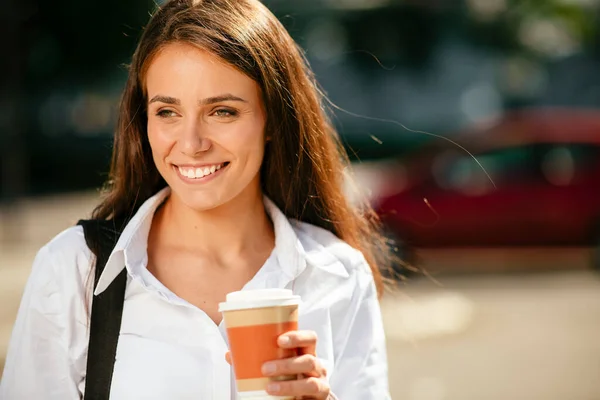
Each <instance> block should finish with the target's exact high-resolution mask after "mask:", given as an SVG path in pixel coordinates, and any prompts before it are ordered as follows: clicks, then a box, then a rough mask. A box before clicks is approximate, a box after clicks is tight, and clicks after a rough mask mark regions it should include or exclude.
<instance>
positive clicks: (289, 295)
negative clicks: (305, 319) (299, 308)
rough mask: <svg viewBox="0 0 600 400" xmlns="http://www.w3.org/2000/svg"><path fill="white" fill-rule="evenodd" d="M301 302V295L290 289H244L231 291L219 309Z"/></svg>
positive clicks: (288, 304) (242, 308)
mask: <svg viewBox="0 0 600 400" xmlns="http://www.w3.org/2000/svg"><path fill="white" fill-rule="evenodd" d="M297 304H300V296H296V295H294V293H293V292H292V291H291V290H289V289H257V290H242V291H239V292H232V293H229V294H228V295H227V297H226V301H225V302H223V303H219V311H220V312H222V311H233V310H247V309H249V308H263V307H273V306H291V305H297Z"/></svg>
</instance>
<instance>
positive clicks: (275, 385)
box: [267, 383, 280, 392]
mask: <svg viewBox="0 0 600 400" xmlns="http://www.w3.org/2000/svg"><path fill="white" fill-rule="evenodd" d="M279 389H280V386H279V383H269V385H268V386H267V390H268V391H269V392H279Z"/></svg>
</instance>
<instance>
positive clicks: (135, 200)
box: [0, 0, 389, 400]
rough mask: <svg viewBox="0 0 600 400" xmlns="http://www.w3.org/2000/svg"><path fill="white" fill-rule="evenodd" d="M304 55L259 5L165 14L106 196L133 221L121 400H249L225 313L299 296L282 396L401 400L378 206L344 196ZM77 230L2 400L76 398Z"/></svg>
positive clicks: (202, 1) (43, 284)
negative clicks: (374, 213) (395, 389)
mask: <svg viewBox="0 0 600 400" xmlns="http://www.w3.org/2000/svg"><path fill="white" fill-rule="evenodd" d="M321 101H322V96H321V94H320V92H319V91H318V90H317V89H316V84H315V81H314V79H313V77H312V75H311V72H310V70H309V69H308V67H307V66H306V64H305V62H304V60H303V58H302V56H301V52H300V51H299V50H298V48H297V47H296V45H295V43H294V42H293V40H292V39H291V38H290V36H289V35H288V33H287V32H286V31H285V29H284V28H283V27H282V26H281V24H280V23H279V22H278V21H277V19H276V18H275V17H274V16H273V15H272V14H271V13H270V12H269V11H268V10H267V9H266V8H265V7H264V6H263V5H261V3H260V2H259V1H258V0H235V1H234V0H174V1H169V2H167V3H166V4H164V6H163V7H162V8H160V9H159V10H158V11H157V12H156V14H155V15H154V16H153V17H152V18H151V20H150V22H149V24H148V26H147V27H146V29H145V31H144V34H143V36H142V38H141V40H140V43H139V45H138V48H137V50H136V52H135V54H134V56H133V60H132V64H131V66H130V71H129V79H128V81H127V85H126V88H125V91H124V95H123V98H122V103H121V108H120V121H119V126H118V130H117V134H116V137H115V144H114V153H113V161H112V167H111V180H110V181H109V184H108V187H109V192H108V195H107V196H106V198H105V200H104V201H103V203H102V204H100V206H99V207H98V208H97V209H96V210H95V212H94V214H93V217H94V218H95V219H100V220H104V219H115V220H123V219H125V220H128V221H129V222H128V223H127V225H126V227H125V229H124V231H123V233H122V235H121V237H120V239H119V241H118V242H117V244H116V246H115V248H114V250H113V252H112V254H111V256H110V258H109V261H108V263H107V264H106V268H105V269H104V270H103V271H102V273H101V276H100V279H99V282H98V285H97V287H96V288H95V294H99V293H102V292H103V291H104V290H105V289H106V287H108V285H110V283H111V282H112V281H113V280H114V279H115V277H116V276H117V275H118V274H119V273H120V272H121V271H122V270H123V269H125V270H126V271H127V287H126V292H125V306H124V311H123V318H122V325H121V330H120V336H119V341H118V348H117V353H116V361H115V363H114V373H113V377H112V385H111V387H110V391H111V398H113V399H138V398H139V399H167V398H168V399H184V398H186V399H187V398H194V399H203V400H204V399H215V400H221V399H223V400H225V399H232V398H235V387H234V379H232V372H231V368H230V365H229V364H228V362H227V360H226V354H227V342H226V336H225V330H224V327H223V324H222V323H221V315H220V314H219V313H218V311H217V306H218V303H219V302H221V301H223V300H224V298H225V295H226V294H227V293H229V292H232V291H236V290H242V289H244V290H247V289H257V288H291V289H293V290H294V292H295V293H296V294H298V295H300V296H301V297H302V306H301V310H300V317H299V324H300V329H301V330H299V331H294V332H290V333H288V334H286V335H283V336H282V337H280V341H279V343H280V345H281V346H282V347H291V348H300V350H301V351H300V352H299V354H302V355H301V356H298V357H295V358H291V359H286V360H278V361H274V362H272V363H267V364H265V366H264V368H263V373H264V374H265V375H266V376H278V375H286V374H287V375H289V374H297V375H298V376H299V378H298V380H296V381H290V382H280V383H277V384H274V385H273V387H270V388H269V392H270V393H271V394H273V395H280V396H284V395H287V396H296V397H298V398H303V399H318V400H323V399H328V398H335V397H334V396H337V397H338V398H340V399H343V400H350V399H356V400H359V399H360V400H369V399H373V400H382V399H387V398H389V394H388V388H387V362H386V353H385V341H384V333H383V328H382V321H381V315H380V309H379V305H378V294H381V290H382V282H381V276H380V274H379V272H378V265H377V262H376V260H375V255H376V254H378V252H377V245H376V244H377V243H379V242H378V239H377V238H378V237H379V236H378V235H377V234H376V231H375V230H374V227H373V224H372V223H371V222H370V221H371V218H370V217H367V216H368V214H367V213H365V210H366V209H363V210H360V211H359V210H357V209H356V208H354V207H353V206H351V205H350V204H349V203H348V201H347V200H346V198H345V197H344V194H343V192H342V185H343V180H344V168H345V165H346V164H345V161H344V160H345V158H344V157H343V152H342V150H341V149H340V146H339V144H338V142H337V141H336V136H335V132H334V130H333V129H332V127H331V125H330V123H329V121H328V120H327V118H326V115H325V114H324V112H323V108H322V103H321ZM93 264H94V255H93V253H92V251H91V250H90V249H89V248H88V246H87V245H86V242H85V239H84V237H83V232H82V229H81V227H79V226H78V227H73V228H70V229H68V230H66V231H65V232H63V233H61V234H59V235H58V236H57V237H56V238H54V239H53V240H52V241H51V242H50V243H48V244H47V245H46V246H44V247H43V248H42V249H41V250H40V252H39V253H38V255H37V257H36V259H35V261H34V266H33V270H32V274H31V277H30V278H29V281H28V284H27V288H26V290H25V293H24V296H23V300H22V305H21V308H20V310H19V315H18V317H17V321H16V325H15V327H14V333H13V337H12V341H11V344H10V348H9V354H8V359H7V362H6V366H5V371H4V377H3V381H2V389H1V390H0V394H2V395H3V397H2V398H3V399H4V398H6V399H30V398H31V399H33V398H36V399H61V400H64V399H78V398H81V396H82V393H83V392H84V387H85V376H84V375H85V363H86V357H87V350H88V349H87V343H88V335H89V331H88V320H89V310H88V308H87V304H88V303H89V300H90V299H91V296H92V294H91V293H92V291H91V290H90V287H89V284H88V282H89V280H88V278H89V276H90V272H91V270H90V266H93Z"/></svg>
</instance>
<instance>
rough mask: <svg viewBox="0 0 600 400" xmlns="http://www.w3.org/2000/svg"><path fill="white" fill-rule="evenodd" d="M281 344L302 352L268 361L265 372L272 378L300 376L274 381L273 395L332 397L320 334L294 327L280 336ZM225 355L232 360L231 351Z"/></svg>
mask: <svg viewBox="0 0 600 400" xmlns="http://www.w3.org/2000/svg"><path fill="white" fill-rule="evenodd" d="M277 344H278V346H279V347H280V348H281V349H283V350H295V351H296V353H297V354H298V355H297V356H294V357H290V358H285V359H280V360H273V361H269V362H266V363H264V364H263V366H262V373H263V375H264V376H266V377H270V378H277V377H278V376H290V375H296V376H297V377H298V379H296V380H286V381H274V382H271V383H270V384H269V385H268V386H267V392H268V393H269V394H270V395H273V396H293V397H295V398H302V399H312V400H325V399H328V398H329V394H330V388H329V383H328V382H327V380H326V379H325V378H326V376H327V371H326V369H325V368H324V367H323V365H322V364H321V363H320V362H319V360H318V359H317V357H316V345H317V334H316V333H315V332H313V331H290V332H287V333H284V334H283V335H281V336H279V338H278V340H277ZM225 358H226V359H227V361H228V362H229V363H231V356H230V353H229V352H227V354H226V356H225Z"/></svg>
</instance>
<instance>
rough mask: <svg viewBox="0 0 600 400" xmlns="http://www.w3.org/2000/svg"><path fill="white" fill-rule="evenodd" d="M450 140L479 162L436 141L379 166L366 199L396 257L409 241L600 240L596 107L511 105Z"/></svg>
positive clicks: (510, 243) (420, 244) (424, 244)
mask: <svg viewBox="0 0 600 400" xmlns="http://www.w3.org/2000/svg"><path fill="white" fill-rule="evenodd" d="M452 138H455V139H456V141H457V142H458V143H459V144H461V145H462V146H464V147H465V148H466V149H468V150H469V151H470V152H471V153H473V154H474V155H475V157H476V159H477V160H478V162H479V163H481V166H480V165H479V164H478V163H477V162H476V161H475V160H474V159H473V158H472V157H471V156H469V155H468V154H467V153H466V152H465V151H464V150H462V149H461V148H459V147H458V146H456V145H453V144H450V143H447V142H445V141H443V140H442V139H436V140H435V141H434V142H435V143H434V144H429V145H427V146H425V147H424V148H422V149H420V150H419V151H417V152H416V153H414V154H413V155H411V156H410V158H407V159H406V160H405V161H404V162H402V163H401V164H399V165H398V166H397V167H396V168H392V169H388V170H385V171H382V174H383V175H385V178H384V182H385V183H386V185H385V190H383V191H382V192H381V193H380V194H379V195H378V197H376V198H375V199H374V205H375V208H376V211H377V212H378V214H379V216H380V217H381V219H382V221H383V222H384V224H385V226H386V227H387V229H388V230H389V233H390V235H391V236H392V237H395V238H397V239H398V241H399V242H400V243H401V244H402V246H405V248H404V249H403V250H404V251H403V254H402V256H405V257H406V254H410V251H408V250H409V249H410V248H412V247H417V248H428V247H429V248H431V247H436V248H440V247H500V246H502V247H515V246H582V245H583V246H597V245H598V244H599V243H600V242H599V238H600V230H599V228H600V112H597V111H582V110H565V109H540V110H524V111H518V112H514V113H511V114H507V115H505V116H504V117H502V118H501V119H499V120H497V121H495V122H493V123H489V124H486V125H479V126H476V127H473V128H472V129H468V130H467V131H466V132H462V133H461V134H459V135H455V136H452ZM482 167H483V168H482ZM484 169H485V171H486V172H487V174H489V177H488V175H486V172H484ZM492 182H493V183H492Z"/></svg>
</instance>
